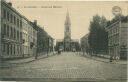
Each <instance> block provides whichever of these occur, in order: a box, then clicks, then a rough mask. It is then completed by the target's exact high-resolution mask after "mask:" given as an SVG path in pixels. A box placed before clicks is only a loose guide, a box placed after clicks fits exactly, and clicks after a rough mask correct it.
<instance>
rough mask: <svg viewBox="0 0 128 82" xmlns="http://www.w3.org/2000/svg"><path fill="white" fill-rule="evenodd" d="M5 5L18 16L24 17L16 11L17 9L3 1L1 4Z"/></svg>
mask: <svg viewBox="0 0 128 82" xmlns="http://www.w3.org/2000/svg"><path fill="white" fill-rule="evenodd" d="M2 3H3V4H5V5H6V6H7V7H8V8H9V9H11V10H12V11H13V12H15V13H16V14H18V15H19V16H20V17H22V15H21V14H20V13H19V12H18V11H17V10H16V9H15V8H13V6H10V5H9V4H8V2H6V1H5V0H1V4H2Z"/></svg>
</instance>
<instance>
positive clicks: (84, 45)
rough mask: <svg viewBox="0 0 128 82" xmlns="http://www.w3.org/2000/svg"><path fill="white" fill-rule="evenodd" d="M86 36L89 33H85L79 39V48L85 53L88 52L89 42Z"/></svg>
mask: <svg viewBox="0 0 128 82" xmlns="http://www.w3.org/2000/svg"><path fill="white" fill-rule="evenodd" d="M88 36H89V34H86V35H85V36H83V37H82V38H81V40H80V43H81V50H82V51H83V52H84V53H85V52H86V53H89V49H90V48H89V43H88Z"/></svg>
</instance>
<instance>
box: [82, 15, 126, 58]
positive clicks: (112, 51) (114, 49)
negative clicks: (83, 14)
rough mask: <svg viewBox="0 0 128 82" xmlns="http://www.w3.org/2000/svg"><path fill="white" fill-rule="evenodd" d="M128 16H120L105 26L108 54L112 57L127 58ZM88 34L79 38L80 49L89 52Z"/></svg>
mask: <svg viewBox="0 0 128 82" xmlns="http://www.w3.org/2000/svg"><path fill="white" fill-rule="evenodd" d="M127 31H128V16H125V17H123V18H121V19H120V20H118V21H115V22H112V23H111V24H110V25H108V26H107V27H106V32H107V33H108V53H107V54H108V56H110V57H112V58H113V59H127V53H128V45H127V44H128V41H127ZM88 35H89V34H86V35H85V36H83V37H82V38H81V47H82V50H83V51H85V52H86V53H88V52H90V46H89V42H88Z"/></svg>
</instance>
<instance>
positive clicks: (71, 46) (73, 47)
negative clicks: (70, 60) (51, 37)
mask: <svg viewBox="0 0 128 82" xmlns="http://www.w3.org/2000/svg"><path fill="white" fill-rule="evenodd" d="M64 25H65V30H64V39H62V40H60V39H59V40H57V41H56V50H58V49H60V48H61V49H63V51H78V50H80V45H79V40H75V39H71V21H70V17H69V13H68V12H67V15H66V20H65V24H64Z"/></svg>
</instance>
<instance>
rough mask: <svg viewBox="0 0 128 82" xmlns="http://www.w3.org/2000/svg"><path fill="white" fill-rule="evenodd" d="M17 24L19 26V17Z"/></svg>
mask: <svg viewBox="0 0 128 82" xmlns="http://www.w3.org/2000/svg"><path fill="white" fill-rule="evenodd" d="M17 26H18V27H19V19H17Z"/></svg>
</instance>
